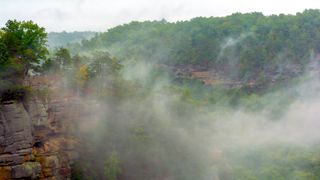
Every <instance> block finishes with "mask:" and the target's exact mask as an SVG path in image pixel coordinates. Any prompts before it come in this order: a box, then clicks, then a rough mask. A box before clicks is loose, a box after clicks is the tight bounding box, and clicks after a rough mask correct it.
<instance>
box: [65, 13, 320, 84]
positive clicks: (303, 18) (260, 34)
mask: <svg viewBox="0 0 320 180" xmlns="http://www.w3.org/2000/svg"><path fill="white" fill-rule="evenodd" d="M319 27H320V11H319V10H305V11H304V12H302V13H297V14H296V15H284V14H280V15H271V16H264V15H263V14H262V13H248V14H240V13H236V14H233V15H230V16H227V17H209V18H206V17H198V18H194V19H191V20H190V21H179V22H175V23H170V22H167V21H165V20H162V21H145V22H131V23H129V24H125V25H121V26H117V27H115V28H112V29H109V30H108V31H107V32H105V33H102V34H99V35H98V36H95V37H94V38H92V39H91V40H84V41H82V45H81V46H76V45H74V46H71V49H72V50H73V51H75V52H80V51H83V50H87V51H90V50H95V49H107V50H109V51H110V52H111V53H112V54H113V55H115V56H117V57H119V58H120V59H122V60H126V59H130V60H132V59H136V60H147V61H152V62H160V63H165V64H169V65H181V64H201V65H204V66H206V67H207V68H211V69H212V68H214V69H219V70H221V69H223V70H224V71H227V72H229V74H230V75H233V76H234V77H237V78H240V79H245V80H250V79H258V78H263V77H266V76H268V75H271V74H273V75H275V74H276V75H288V74H289V75H290V74H299V73H301V72H303V71H304V69H305V66H306V65H307V64H309V63H310V59H316V57H318V56H317V54H318V53H319V52H320V28H319Z"/></svg>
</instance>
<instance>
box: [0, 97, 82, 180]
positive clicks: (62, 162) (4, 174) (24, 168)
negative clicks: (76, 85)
mask: <svg viewBox="0 0 320 180" xmlns="http://www.w3.org/2000/svg"><path fill="white" fill-rule="evenodd" d="M79 102H80V101H78V100H76V98H73V99H70V98H69V99H67V100H66V99H64V98H63V97H56V98H55V99H51V100H50V101H49V100H48V101H44V100H40V98H39V97H38V96H37V95H33V96H31V97H30V98H28V100H27V101H25V102H16V101H7V102H2V103H1V104H0V180H6V179H70V177H71V169H70V164H71V163H72V161H73V159H74V158H76V157H77V154H76V153H75V151H74V147H75V145H76V144H77V139H76V138H74V137H73V136H72V135H71V134H70V132H72V128H73V124H75V121H76V120H77V118H79V113H77V112H80V110H81V104H80V103H79Z"/></svg>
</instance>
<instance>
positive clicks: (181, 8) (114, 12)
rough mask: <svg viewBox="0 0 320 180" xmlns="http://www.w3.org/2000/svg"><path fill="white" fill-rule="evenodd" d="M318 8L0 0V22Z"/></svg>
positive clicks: (233, 2)
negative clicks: (9, 20)
mask: <svg viewBox="0 0 320 180" xmlns="http://www.w3.org/2000/svg"><path fill="white" fill-rule="evenodd" d="M310 8H312V9H320V1H319V0H0V26H1V27H2V26H4V24H5V22H6V21H7V20H8V19H18V20H33V21H34V22H36V23H38V24H40V25H41V26H43V27H45V28H46V29H47V30H48V31H63V30H66V31H85V30H93V31H105V30H106V29H108V28H110V27H114V26H116V25H119V24H123V23H128V22H130V21H133V20H139V21H142V20H160V19H163V18H165V19H167V20H168V21H177V20H186V19H190V18H193V17H197V16H207V17H209V16H225V15H230V14H232V13H235V12H243V13H244V12H253V11H259V12H263V13H264V14H266V15H269V14H279V13H284V14H294V13H296V12H301V11H303V10H304V9H310Z"/></svg>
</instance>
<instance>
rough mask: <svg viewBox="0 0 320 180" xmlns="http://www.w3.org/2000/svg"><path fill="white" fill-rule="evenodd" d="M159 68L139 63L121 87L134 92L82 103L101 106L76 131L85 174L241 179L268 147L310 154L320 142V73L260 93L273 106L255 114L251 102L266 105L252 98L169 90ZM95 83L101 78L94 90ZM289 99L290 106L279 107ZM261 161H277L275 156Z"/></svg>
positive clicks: (128, 71) (129, 69)
mask: <svg viewBox="0 0 320 180" xmlns="http://www.w3.org/2000/svg"><path fill="white" fill-rule="evenodd" d="M155 71H157V66H156V65H155V64H150V63H146V62H144V61H139V62H133V63H132V64H129V65H127V66H125V67H124V69H123V70H122V71H121V73H120V76H121V77H122V78H123V80H124V81H125V82H126V83H125V84H133V85H134V87H136V88H132V86H131V88H128V87H120V88H119V89H116V90H115V91H118V92H125V93H127V95H125V96H121V97H114V96H113V97H111V98H107V99H101V98H97V97H86V98H85V99H83V102H86V101H87V99H90V101H92V100H93V99H94V101H95V102H97V104H96V106H94V107H91V108H90V109H91V111H92V113H91V114H93V116H92V117H91V118H89V119H90V120H89V119H87V120H85V121H82V122H81V123H80V124H81V125H80V126H79V127H80V128H79V129H78V130H77V131H76V134H77V136H80V138H81V139H82V141H83V143H82V144H81V146H80V147H81V148H79V149H80V150H79V153H80V158H79V160H78V161H77V163H78V165H79V166H83V167H86V168H87V169H85V170H83V169H82V170H83V171H84V172H85V173H84V175H83V176H84V177H90V176H91V177H93V178H102V177H105V176H106V177H108V178H111V176H110V174H112V173H113V174H116V177H117V178H118V179H211V180H212V179H226V180H228V179H237V178H235V176H236V175H237V173H239V172H238V169H237V168H239V166H240V167H242V166H243V167H244V168H245V167H246V166H245V165H244V164H245V163H247V161H250V159H251V158H252V157H255V155H256V154H258V153H261V150H262V153H272V152H278V151H279V149H280V150H281V149H282V148H286V147H289V148H291V147H293V149H300V148H301V149H302V152H308V151H309V150H310V149H311V150H312V149H313V148H314V147H315V146H316V145H318V144H319V140H320V132H319V128H320V119H319V116H318V109H319V107H320V101H319V96H320V91H319V89H320V83H319V79H318V76H317V75H315V74H317V73H316V72H314V73H310V74H309V73H308V74H305V75H304V76H303V77H304V78H303V80H302V81H298V83H291V84H289V85H287V86H286V88H285V89H280V90H276V91H270V92H268V93H266V94H263V95H259V99H260V100H261V99H265V100H266V101H267V102H268V103H267V105H264V106H263V108H262V109H260V110H256V111H249V110H248V109H246V108H245V106H247V104H246V103H248V102H252V103H253V106H258V105H259V102H256V101H254V100H252V99H249V100H248V101H247V102H246V101H243V104H241V103H240V104H239V105H238V106H237V107H236V108H234V107H232V105H227V104H214V103H205V104H201V103H200V104H198V103H195V102H192V101H191V100H190V99H188V98H186V97H185V96H184V94H183V93H181V92H180V91H176V90H174V89H172V88H170V85H171V83H172V81H171V79H170V76H168V74H161V75H156V76H155V75H153V74H154V72H155ZM102 81H105V80H102ZM96 83H101V79H99V81H94V83H93V84H92V85H93V86H94V84H96ZM96 86H98V85H96ZM122 88H124V89H122ZM287 94H293V95H289V96H287ZM221 96H223V94H221ZM222 101H223V100H222ZM282 101H284V102H286V103H284V104H282V105H279V104H281V103H280V102H282ZM88 104H90V103H89V102H88ZM274 107H278V108H280V109H279V111H281V113H280V115H276V116H275V113H276V112H277V110H276V111H275V110H274V109H273V108H274ZM93 120H94V121H93ZM93 122H94V123H93ZM81 127H83V129H82V128H81ZM88 127H89V128H88ZM288 151H289V150H288ZM286 152H287V151H286ZM250 153H251V154H250ZM260 155H261V154H260ZM270 156H272V154H271V155H270ZM259 157H260V158H267V159H268V158H269V159H270V161H273V160H272V158H273V157H269V155H268V154H267V155H266V154H262V156H259ZM248 158H249V159H248ZM261 166H262V167H263V166H267V164H265V165H264V164H262V165H261ZM110 167H112V168H111V169H113V171H108V168H109V170H110ZM88 168H89V169H88ZM108 173H109V174H108ZM293 173H294V172H293ZM111 179H112V178H111Z"/></svg>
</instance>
